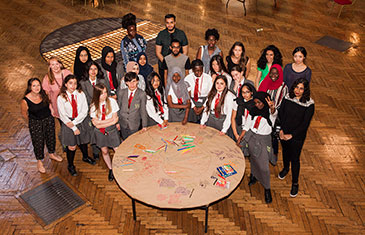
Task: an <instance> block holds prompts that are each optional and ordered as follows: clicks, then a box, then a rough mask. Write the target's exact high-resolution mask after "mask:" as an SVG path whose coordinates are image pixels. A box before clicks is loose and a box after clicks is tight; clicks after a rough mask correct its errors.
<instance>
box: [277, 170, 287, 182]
mask: <svg viewBox="0 0 365 235" xmlns="http://www.w3.org/2000/svg"><path fill="white" fill-rule="evenodd" d="M288 173H289V170H287V169H285V168H284V169H283V170H282V171H280V173H279V174H278V178H279V179H281V180H283V179H285V176H286V175H287V174H288Z"/></svg>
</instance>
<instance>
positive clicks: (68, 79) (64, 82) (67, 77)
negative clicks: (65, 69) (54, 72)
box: [58, 74, 82, 101]
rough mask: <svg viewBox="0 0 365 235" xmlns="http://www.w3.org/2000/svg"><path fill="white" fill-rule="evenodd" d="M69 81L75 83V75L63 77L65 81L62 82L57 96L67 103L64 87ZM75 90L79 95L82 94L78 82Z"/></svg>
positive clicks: (65, 88)
mask: <svg viewBox="0 0 365 235" xmlns="http://www.w3.org/2000/svg"><path fill="white" fill-rule="evenodd" d="M71 79H76V81H77V78H76V76H75V75H73V74H69V75H67V76H66V77H65V80H63V83H62V87H61V89H60V93H59V94H58V95H59V96H61V97H62V98H64V99H65V100H66V101H67V94H66V91H67V87H66V83H68V81H70V80H71ZM76 89H77V90H78V91H79V93H81V92H82V90H81V86H80V83H79V81H77V88H76Z"/></svg>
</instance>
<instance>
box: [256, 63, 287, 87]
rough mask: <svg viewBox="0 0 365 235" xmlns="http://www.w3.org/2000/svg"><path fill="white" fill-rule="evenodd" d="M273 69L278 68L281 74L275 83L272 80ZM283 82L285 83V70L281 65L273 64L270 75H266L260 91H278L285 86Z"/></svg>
mask: <svg viewBox="0 0 365 235" xmlns="http://www.w3.org/2000/svg"><path fill="white" fill-rule="evenodd" d="M273 68H276V69H277V70H278V73H279V77H278V79H277V80H276V81H275V82H273V81H272V80H271V78H270V72H271V70H272V69H273ZM283 82H284V75H283V69H282V68H281V66H280V65H278V64H273V65H272V66H271V68H270V71H269V73H268V74H267V75H266V77H265V78H264V80H262V82H261V84H260V87H259V91H264V92H267V91H268V90H276V89H278V88H279V87H280V86H281V85H282V84H283Z"/></svg>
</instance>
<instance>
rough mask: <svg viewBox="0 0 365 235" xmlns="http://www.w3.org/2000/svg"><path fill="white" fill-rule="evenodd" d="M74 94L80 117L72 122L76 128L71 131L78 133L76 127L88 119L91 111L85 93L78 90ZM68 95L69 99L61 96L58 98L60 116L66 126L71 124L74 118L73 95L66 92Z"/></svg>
mask: <svg viewBox="0 0 365 235" xmlns="http://www.w3.org/2000/svg"><path fill="white" fill-rule="evenodd" d="M72 94H73V95H74V97H75V100H76V103H77V114H78V115H77V117H76V118H75V119H74V120H72V123H73V124H74V126H73V127H72V128H71V129H72V130H73V131H76V130H77V127H76V125H78V124H80V123H82V121H84V119H85V118H86V116H87V113H88V111H89V106H88V105H87V100H86V96H85V94H84V92H82V91H81V92H79V91H78V90H75V91H74V92H73V93H72ZM66 95H67V97H68V99H65V98H63V97H62V96H61V95H59V96H58V98H57V107H58V112H59V114H60V119H61V121H62V122H63V123H64V124H67V123H69V122H71V118H72V106H71V100H72V99H71V93H69V92H68V91H66Z"/></svg>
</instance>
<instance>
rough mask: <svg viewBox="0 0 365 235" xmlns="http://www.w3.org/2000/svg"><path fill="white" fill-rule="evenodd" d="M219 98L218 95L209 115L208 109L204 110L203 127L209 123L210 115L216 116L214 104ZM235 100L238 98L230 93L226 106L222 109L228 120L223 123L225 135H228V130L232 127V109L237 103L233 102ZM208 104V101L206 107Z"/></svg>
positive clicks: (201, 122)
mask: <svg viewBox="0 0 365 235" xmlns="http://www.w3.org/2000/svg"><path fill="white" fill-rule="evenodd" d="M217 94H218V93H217ZM220 95H221V94H220ZM217 97H218V96H217V95H216V96H215V97H214V99H213V100H212V103H211V105H210V112H208V113H207V112H206V109H205V108H204V111H203V115H202V119H201V121H200V124H201V125H204V124H205V123H206V122H207V121H208V118H209V114H210V113H212V114H214V108H215V105H214V104H215V100H216V99H217ZM235 98H236V97H235V95H234V94H233V93H232V92H230V91H228V92H227V94H226V97H225V98H224V105H223V107H222V108H221V114H225V115H226V118H225V119H224V122H223V128H222V130H221V131H222V132H223V133H226V132H227V130H228V128H229V127H230V126H231V116H232V109H233V106H234V103H236V102H235V101H233V100H234V99H235ZM207 102H208V100H206V101H205V104H204V107H206V104H207Z"/></svg>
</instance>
